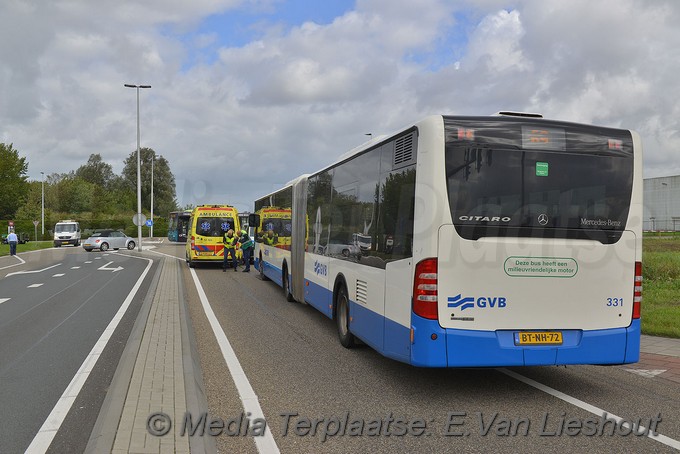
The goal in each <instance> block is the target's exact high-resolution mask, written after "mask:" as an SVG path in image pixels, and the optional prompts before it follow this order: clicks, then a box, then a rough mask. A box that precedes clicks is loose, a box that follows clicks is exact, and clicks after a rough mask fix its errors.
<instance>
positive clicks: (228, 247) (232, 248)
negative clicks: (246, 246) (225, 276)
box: [222, 229, 238, 273]
mask: <svg viewBox="0 0 680 454" xmlns="http://www.w3.org/2000/svg"><path fill="white" fill-rule="evenodd" d="M237 241H238V238H236V237H235V236H234V231H233V230H232V229H229V230H227V233H225V234H224V238H223V239H222V242H223V243H224V260H223V261H222V272H223V273H224V272H226V271H227V263H228V261H227V257H228V256H229V254H231V266H233V267H234V271H236V265H237V262H236V242H237Z"/></svg>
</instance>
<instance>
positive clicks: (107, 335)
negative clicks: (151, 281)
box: [26, 256, 153, 453]
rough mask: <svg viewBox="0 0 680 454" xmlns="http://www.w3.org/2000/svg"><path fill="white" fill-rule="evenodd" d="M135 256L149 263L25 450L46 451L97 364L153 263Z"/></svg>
mask: <svg viewBox="0 0 680 454" xmlns="http://www.w3.org/2000/svg"><path fill="white" fill-rule="evenodd" d="M131 257H133V256H131ZM136 258H139V259H142V260H147V261H148V262H149V263H148V264H147V265H146V268H145V269H144V272H143V273H142V275H141V276H139V279H137V283H136V284H135V285H134V287H132V290H130V293H129V294H128V296H127V298H125V301H123V304H122V305H121V306H120V309H118V312H116V315H114V316H113V319H112V320H111V321H110V322H109V325H108V326H107V327H106V329H105V330H104V332H103V333H102V335H101V336H100V337H99V340H97V343H96V344H94V347H92V350H90V353H89V354H88V355H87V357H86V358H85V361H83V364H82V365H81V366H80V369H78V372H76V375H75V376H74V377H73V379H72V380H71V383H69V385H68V386H67V387H66V390H65V391H64V393H63V394H62V395H61V397H60V398H59V400H58V401H57V404H56V405H55V406H54V408H53V409H52V412H51V413H50V414H49V416H48V417H47V419H46V420H45V422H44V423H43V425H42V427H41V428H40V430H39V431H38V433H37V434H36V435H35V437H34V438H33V441H32V442H31V444H30V446H29V447H28V449H27V450H26V452H31V453H32V452H36V453H44V452H46V451H47V448H49V447H50V444H52V440H54V436H55V435H56V434H57V431H58V430H59V428H60V427H61V424H62V423H63V422H64V419H66V415H67V414H68V412H69V411H70V410H71V407H72V406H73V402H75V400H76V397H77V396H78V393H79V392H80V390H81V389H82V388H83V385H84V384H85V381H86V380H87V378H88V377H89V375H90V372H91V371H92V369H94V366H95V364H97V361H98V360H99V357H100V356H101V354H102V352H103V351H104V349H105V348H106V344H108V342H109V339H111V336H112V335H113V332H114V331H115V330H116V327H117V326H118V324H119V323H120V321H121V319H122V318H123V315H125V312H126V311H127V309H128V307H129V306H130V303H131V302H132V299H133V298H134V297H135V295H136V294H137V291H138V290H139V287H140V286H141V285H142V282H143V281H144V278H145V277H146V275H147V273H148V272H149V269H150V268H151V265H152V264H153V260H151V259H147V258H143V257H136Z"/></svg>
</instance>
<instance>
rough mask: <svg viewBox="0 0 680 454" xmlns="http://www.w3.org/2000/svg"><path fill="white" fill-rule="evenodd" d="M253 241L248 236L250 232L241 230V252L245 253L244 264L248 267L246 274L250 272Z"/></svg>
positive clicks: (245, 270)
mask: <svg viewBox="0 0 680 454" xmlns="http://www.w3.org/2000/svg"><path fill="white" fill-rule="evenodd" d="M253 246H254V244H253V240H252V239H251V238H250V236H249V235H248V232H246V231H245V230H241V250H242V251H243V264H244V265H245V266H246V267H245V269H244V270H243V272H244V273H248V272H249V271H250V256H251V255H252V253H253Z"/></svg>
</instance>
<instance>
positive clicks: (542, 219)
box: [538, 213, 548, 225]
mask: <svg viewBox="0 0 680 454" xmlns="http://www.w3.org/2000/svg"><path fill="white" fill-rule="evenodd" d="M538 223H539V224H541V225H546V224H547V223H548V215H547V214H545V213H544V214H539V215H538Z"/></svg>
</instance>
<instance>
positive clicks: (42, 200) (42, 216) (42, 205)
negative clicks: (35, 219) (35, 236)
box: [40, 172, 45, 239]
mask: <svg viewBox="0 0 680 454" xmlns="http://www.w3.org/2000/svg"><path fill="white" fill-rule="evenodd" d="M40 175H42V184H41V186H42V191H41V192H42V196H41V197H40V225H42V236H43V237H44V236H45V172H40ZM41 239H42V238H41Z"/></svg>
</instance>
